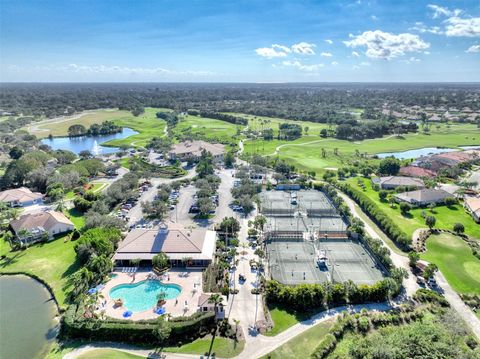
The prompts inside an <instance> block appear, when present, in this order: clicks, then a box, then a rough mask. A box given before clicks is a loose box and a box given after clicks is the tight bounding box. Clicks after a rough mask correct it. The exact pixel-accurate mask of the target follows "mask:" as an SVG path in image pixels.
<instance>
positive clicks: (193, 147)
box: [168, 141, 225, 162]
mask: <svg viewBox="0 0 480 359" xmlns="http://www.w3.org/2000/svg"><path fill="white" fill-rule="evenodd" d="M203 150H205V151H207V152H209V153H211V155H212V157H213V159H214V161H216V162H221V161H223V157H224V155H225V145H222V144H221V143H209V142H205V141H185V142H181V143H176V144H174V145H173V146H172V149H171V150H170V151H169V152H168V158H169V159H170V160H171V161H175V160H180V161H188V160H194V161H196V160H198V159H199V158H200V156H201V155H202V151H203Z"/></svg>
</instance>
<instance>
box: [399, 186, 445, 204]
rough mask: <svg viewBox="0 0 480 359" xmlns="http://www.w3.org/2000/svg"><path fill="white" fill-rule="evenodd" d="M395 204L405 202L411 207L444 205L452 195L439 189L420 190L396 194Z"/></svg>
mask: <svg viewBox="0 0 480 359" xmlns="http://www.w3.org/2000/svg"><path fill="white" fill-rule="evenodd" d="M394 198H395V199H396V200H397V202H407V203H409V204H411V205H412V206H419V207H422V206H428V205H429V204H440V203H444V202H445V199H447V198H453V195H451V194H450V193H448V192H447V191H444V190H441V189H429V188H425V189H420V190H416V191H409V192H403V193H398V194H396V195H395V196H394Z"/></svg>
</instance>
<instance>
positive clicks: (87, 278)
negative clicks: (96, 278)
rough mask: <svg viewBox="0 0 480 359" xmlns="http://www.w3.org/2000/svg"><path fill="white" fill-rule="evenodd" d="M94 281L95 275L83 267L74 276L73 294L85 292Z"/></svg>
mask: <svg viewBox="0 0 480 359" xmlns="http://www.w3.org/2000/svg"><path fill="white" fill-rule="evenodd" d="M92 281H93V273H92V272H91V271H89V270H88V269H87V268H86V267H82V268H81V269H80V270H78V271H77V272H76V273H75V274H74V275H73V276H72V284H73V288H74V289H73V292H74V293H75V294H77V295H78V294H80V293H83V292H85V291H86V290H87V289H88V286H89V285H90V283H91V282H92Z"/></svg>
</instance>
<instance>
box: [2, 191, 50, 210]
mask: <svg viewBox="0 0 480 359" xmlns="http://www.w3.org/2000/svg"><path fill="white" fill-rule="evenodd" d="M42 201H43V195H42V194H41V193H39V192H32V191H30V190H29V189H28V188H26V187H20V188H12V189H7V190H5V191H2V192H0V202H4V203H6V204H7V205H8V206H10V207H26V206H31V205H33V204H38V203H42Z"/></svg>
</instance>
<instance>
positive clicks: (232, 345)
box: [163, 337, 244, 358]
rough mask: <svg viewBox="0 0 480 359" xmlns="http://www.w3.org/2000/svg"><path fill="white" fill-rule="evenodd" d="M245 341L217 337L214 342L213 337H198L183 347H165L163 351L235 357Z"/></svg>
mask: <svg viewBox="0 0 480 359" xmlns="http://www.w3.org/2000/svg"><path fill="white" fill-rule="evenodd" d="M243 347H244V343H243V342H237V343H236V342H235V341H234V340H232V339H226V338H220V337H215V338H214V341H213V344H212V338H202V339H197V340H195V341H193V342H191V343H188V344H184V345H182V346H181V347H169V348H164V349H163V351H165V352H171V353H183V354H198V355H205V356H206V355H207V354H208V353H209V352H210V355H212V356H213V355H215V357H218V358H233V357H235V356H237V355H238V354H240V353H241V351H242V350H243Z"/></svg>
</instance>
